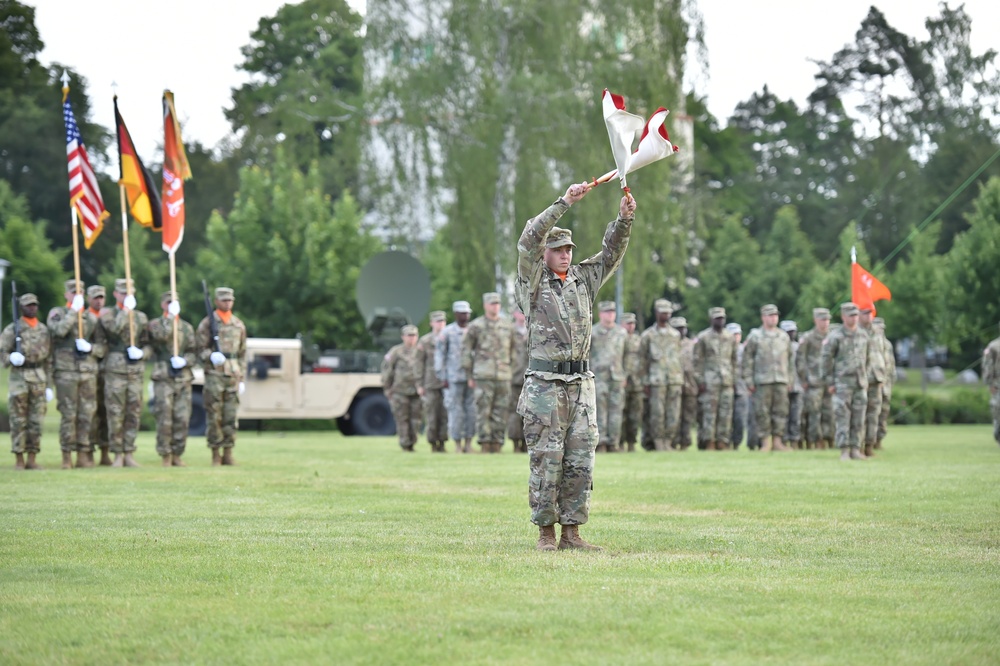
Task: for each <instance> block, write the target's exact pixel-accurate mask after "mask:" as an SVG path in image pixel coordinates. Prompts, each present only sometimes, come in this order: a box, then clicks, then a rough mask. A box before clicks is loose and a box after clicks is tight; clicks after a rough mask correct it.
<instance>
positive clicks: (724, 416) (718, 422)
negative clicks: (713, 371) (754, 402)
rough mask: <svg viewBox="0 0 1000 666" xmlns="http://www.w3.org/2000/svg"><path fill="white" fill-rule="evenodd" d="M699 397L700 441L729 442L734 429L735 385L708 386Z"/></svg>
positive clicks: (741, 427)
mask: <svg viewBox="0 0 1000 666" xmlns="http://www.w3.org/2000/svg"><path fill="white" fill-rule="evenodd" d="M698 399H699V401H700V402H701V423H700V426H701V428H700V429H699V430H698V441H699V442H721V443H723V444H728V443H729V437H730V435H731V434H732V431H733V430H734V427H733V424H734V418H733V387H732V386H712V387H706V388H705V392H704V393H702V394H701V395H700V396H698ZM744 404H745V403H744ZM742 438H743V426H742V424H741V425H740V439H742Z"/></svg>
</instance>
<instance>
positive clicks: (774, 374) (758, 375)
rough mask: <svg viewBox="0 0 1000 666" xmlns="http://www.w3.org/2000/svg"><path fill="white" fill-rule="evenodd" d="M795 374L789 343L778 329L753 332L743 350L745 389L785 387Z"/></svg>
mask: <svg viewBox="0 0 1000 666" xmlns="http://www.w3.org/2000/svg"><path fill="white" fill-rule="evenodd" d="M794 371H795V358H794V357H793V356H792V341H791V339H790V338H789V337H788V334H787V333H785V332H784V331H782V330H781V329H780V328H774V329H772V330H770V331H768V330H765V329H763V328H755V329H754V330H753V331H752V332H751V333H750V335H749V336H747V344H746V346H745V347H744V348H743V380H744V381H745V382H746V383H747V387H748V388H754V387H757V386H763V385H764V384H788V383H789V382H790V381H792V373H793V372H794Z"/></svg>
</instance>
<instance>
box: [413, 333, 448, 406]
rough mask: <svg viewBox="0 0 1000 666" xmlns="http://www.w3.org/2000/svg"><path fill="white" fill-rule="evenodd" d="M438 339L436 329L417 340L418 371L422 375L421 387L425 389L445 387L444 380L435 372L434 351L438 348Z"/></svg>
mask: <svg viewBox="0 0 1000 666" xmlns="http://www.w3.org/2000/svg"><path fill="white" fill-rule="evenodd" d="M437 340H438V334H437V333H435V332H434V331H431V332H430V333H427V334H426V335H423V336H421V338H420V339H419V340H417V372H418V374H419V377H420V387H421V388H422V389H424V390H425V391H432V390H434V389H441V388H444V382H442V381H441V380H440V379H439V378H438V376H437V373H435V372H434V352H435V350H436V349H437Z"/></svg>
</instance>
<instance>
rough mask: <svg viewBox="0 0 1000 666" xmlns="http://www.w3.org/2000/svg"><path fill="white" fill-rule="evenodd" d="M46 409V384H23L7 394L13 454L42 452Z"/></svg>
mask: <svg viewBox="0 0 1000 666" xmlns="http://www.w3.org/2000/svg"><path fill="white" fill-rule="evenodd" d="M46 407H47V405H46V403H45V384H44V383H41V382H22V383H21V384H20V386H18V388H16V389H14V388H11V390H10V392H9V393H8V394H7V409H8V411H9V413H10V452H11V453H38V452H39V451H41V450H42V421H43V420H45V410H46Z"/></svg>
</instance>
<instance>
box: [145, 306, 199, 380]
mask: <svg viewBox="0 0 1000 666" xmlns="http://www.w3.org/2000/svg"><path fill="white" fill-rule="evenodd" d="M146 328H147V329H148V331H149V343H150V346H151V347H152V348H153V377H152V379H153V381H154V382H160V381H171V382H175V383H183V384H190V383H191V382H192V381H193V380H194V372H193V370H192V366H194V364H195V363H197V362H198V356H197V354H196V353H195V346H194V326H192V325H191V324H189V323H188V322H186V321H184V320H183V319H178V320H177V355H178V356H183V357H184V360H185V361H187V365H185V366H184V367H183V368H181V369H180V370H179V371H177V372H176V374H175V373H171V370H172V366H171V365H170V358H171V357H172V356H173V355H174V320H173V319H171V318H168V317H157V318H156V319H154V320H153V321H151V322H149V326H147V327H146Z"/></svg>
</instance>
